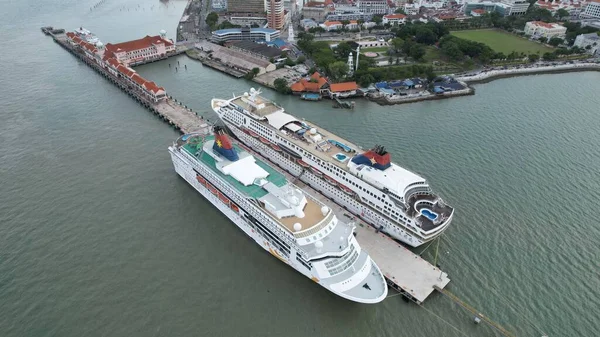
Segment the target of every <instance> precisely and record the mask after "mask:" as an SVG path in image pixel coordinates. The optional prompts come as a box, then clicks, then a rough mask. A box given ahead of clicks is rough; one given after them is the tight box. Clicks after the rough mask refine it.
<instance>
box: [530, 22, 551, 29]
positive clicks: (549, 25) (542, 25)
mask: <svg viewBox="0 0 600 337" xmlns="http://www.w3.org/2000/svg"><path fill="white" fill-rule="evenodd" d="M531 23H533V24H534V25H536V26H540V27H544V28H554V25H551V24H549V23H547V22H544V21H531Z"/></svg>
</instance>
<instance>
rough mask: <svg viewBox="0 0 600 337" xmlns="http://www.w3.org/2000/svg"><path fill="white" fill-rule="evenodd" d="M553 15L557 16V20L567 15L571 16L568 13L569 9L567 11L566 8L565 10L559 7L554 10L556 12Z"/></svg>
mask: <svg viewBox="0 0 600 337" xmlns="http://www.w3.org/2000/svg"><path fill="white" fill-rule="evenodd" d="M555 16H556V17H557V18H558V19H559V20H562V19H563V18H567V17H569V16H571V14H569V11H568V10H566V9H564V8H559V9H558V10H557V11H556V14H555Z"/></svg>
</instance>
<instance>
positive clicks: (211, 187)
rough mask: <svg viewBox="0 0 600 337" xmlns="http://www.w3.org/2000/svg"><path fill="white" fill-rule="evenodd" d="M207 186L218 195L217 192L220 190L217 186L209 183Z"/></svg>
mask: <svg viewBox="0 0 600 337" xmlns="http://www.w3.org/2000/svg"><path fill="white" fill-rule="evenodd" d="M207 187H208V189H209V190H210V192H211V193H212V194H214V195H217V193H219V191H217V188H216V187H214V186H213V185H211V184H208V185H207Z"/></svg>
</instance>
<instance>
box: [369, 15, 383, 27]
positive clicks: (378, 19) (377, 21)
mask: <svg viewBox="0 0 600 337" xmlns="http://www.w3.org/2000/svg"><path fill="white" fill-rule="evenodd" d="M371 21H373V22H375V24H376V25H378V26H379V25H380V24H381V22H382V21H383V18H382V17H381V15H373V17H372V18H371Z"/></svg>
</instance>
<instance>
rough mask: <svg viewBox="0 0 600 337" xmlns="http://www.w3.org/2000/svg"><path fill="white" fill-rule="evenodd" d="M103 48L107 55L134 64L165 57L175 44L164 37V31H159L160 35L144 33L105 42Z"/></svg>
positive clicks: (173, 49) (121, 61)
mask: <svg viewBox="0 0 600 337" xmlns="http://www.w3.org/2000/svg"><path fill="white" fill-rule="evenodd" d="M105 49H106V54H107V55H108V57H114V58H116V59H117V60H118V61H119V62H120V63H123V64H126V65H136V64H140V63H146V62H148V61H151V60H156V59H161V58H165V57H166V56H167V55H168V54H170V53H173V52H174V51H175V44H174V43H173V41H171V40H169V39H167V38H166V36H165V33H164V31H161V35H156V36H149V35H146V36H145V37H143V38H141V39H137V40H131V41H127V42H121V43H115V44H112V43H107V44H106V46H105Z"/></svg>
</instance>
